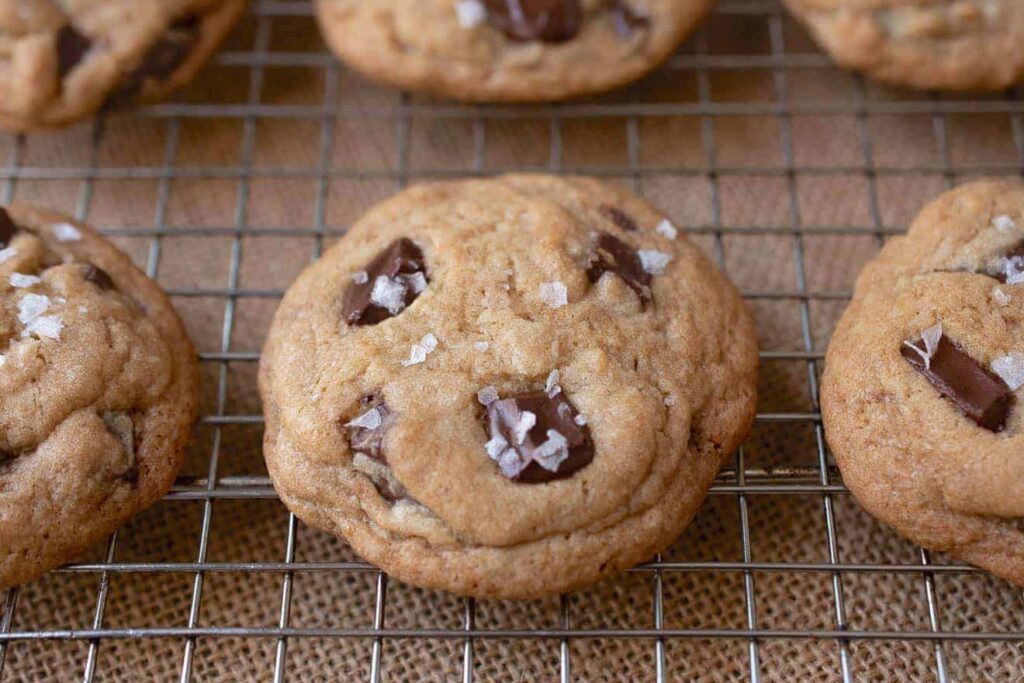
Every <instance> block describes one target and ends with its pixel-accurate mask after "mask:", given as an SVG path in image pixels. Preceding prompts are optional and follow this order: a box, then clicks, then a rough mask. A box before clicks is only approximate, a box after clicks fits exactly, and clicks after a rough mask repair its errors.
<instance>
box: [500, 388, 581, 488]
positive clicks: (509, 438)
mask: <svg viewBox="0 0 1024 683" xmlns="http://www.w3.org/2000/svg"><path fill="white" fill-rule="evenodd" d="M578 415H579V413H577V412H576V408H575V407H574V406H573V405H572V404H571V403H570V402H569V399H568V398H566V397H565V394H564V393H559V394H556V395H555V396H548V394H546V393H545V392H543V391H536V392H530V393H525V394H519V395H518V396H510V397H509V398H505V399H499V400H497V401H494V402H492V403H491V404H490V405H488V406H487V427H488V432H489V436H490V438H491V440H490V441H489V442H488V443H487V452H488V455H490V456H491V458H492V459H493V460H496V461H497V462H498V467H499V468H500V469H501V472H502V474H504V475H505V476H506V477H508V478H509V479H511V480H512V481H516V482H519V483H522V484H541V483H544V482H549V481H554V480H556V479H565V478H567V477H569V476H571V475H573V474H574V473H576V472H578V471H580V470H581V469H583V468H584V467H586V466H587V465H589V464H590V462H591V461H592V460H593V459H594V442H593V441H592V440H591V438H590V429H589V428H588V427H587V426H586V425H585V424H584V425H579V424H577V423H576V417H577V416H578ZM531 416H532V417H531Z"/></svg>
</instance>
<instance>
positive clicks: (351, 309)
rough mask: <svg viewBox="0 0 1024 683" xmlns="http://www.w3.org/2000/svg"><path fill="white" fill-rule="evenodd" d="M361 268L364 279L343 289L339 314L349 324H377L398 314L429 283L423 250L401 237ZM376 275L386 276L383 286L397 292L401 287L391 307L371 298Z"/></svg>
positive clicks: (377, 276)
mask: <svg viewBox="0 0 1024 683" xmlns="http://www.w3.org/2000/svg"><path fill="white" fill-rule="evenodd" d="M364 271H365V272H366V276H367V277H366V281H365V282H355V283H353V284H351V285H349V287H348V289H346V290H345V297H344V300H343V301H342V305H341V315H342V318H344V320H345V322H346V323H347V324H349V325H376V324H377V323H379V322H380V321H382V320H386V319H388V318H390V317H392V316H395V315H398V314H399V313H401V312H402V310H404V309H405V308H406V307H407V306H409V304H411V303H412V302H413V301H415V300H416V297H418V296H419V295H420V292H421V291H422V289H421V288H422V286H423V284H425V283H426V282H429V280H428V279H427V273H426V271H427V268H426V265H425V264H424V262H423V252H422V251H421V250H420V248H419V247H417V246H416V244H415V243H414V242H413V241H412V240H409V239H406V238H404V237H403V238H401V239H399V240H395V241H394V242H392V243H391V244H390V245H388V247H387V248H386V249H385V250H384V251H382V252H381V253H380V254H378V255H377V256H376V257H375V258H374V259H373V260H372V261H370V263H369V264H367V266H366V268H365V269H364ZM378 278H385V280H384V281H383V282H382V285H390V286H391V289H392V290H393V291H398V292H399V293H400V289H401V290H404V294H402V295H401V298H400V299H397V300H395V301H393V302H392V304H393V305H392V306H391V307H390V309H389V308H388V307H387V306H386V305H379V303H375V302H373V301H371V297H372V296H373V292H374V287H375V286H376V285H377V279H378ZM399 288H400V289H399ZM380 303H381V304H383V303H384V302H380Z"/></svg>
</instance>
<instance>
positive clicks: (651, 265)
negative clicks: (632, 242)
mask: <svg viewBox="0 0 1024 683" xmlns="http://www.w3.org/2000/svg"><path fill="white" fill-rule="evenodd" d="M636 255H637V256H639V257H640V265H642V266H643V269H644V270H645V271H646V272H648V273H650V274H651V275H663V274H664V273H665V269H666V268H668V264H669V263H670V262H671V261H672V254H666V253H665V252H663V251H658V250H656V249H641V250H640V251H638V252H637V253H636Z"/></svg>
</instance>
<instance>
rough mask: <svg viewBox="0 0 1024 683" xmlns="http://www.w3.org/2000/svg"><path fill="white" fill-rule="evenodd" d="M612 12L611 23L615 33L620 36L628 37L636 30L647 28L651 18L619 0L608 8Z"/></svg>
mask: <svg viewBox="0 0 1024 683" xmlns="http://www.w3.org/2000/svg"><path fill="white" fill-rule="evenodd" d="M609 11H610V12H611V14H612V23H613V24H614V25H615V33H617V34H618V36H619V37H620V38H629V37H631V36H632V35H633V34H634V33H635V32H636V31H641V30H643V29H646V28H649V27H650V25H651V20H650V18H649V17H646V16H644V15H642V14H637V13H636V12H635V11H634V10H633V8H632V7H630V6H629V5H627V4H626V3H625V2H622V0H620V1H619V2H616V3H615V4H614V5H612V7H611V9H610V10H609Z"/></svg>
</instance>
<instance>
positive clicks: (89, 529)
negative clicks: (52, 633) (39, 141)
mask: <svg viewBox="0 0 1024 683" xmlns="http://www.w3.org/2000/svg"><path fill="white" fill-rule="evenodd" d="M8 211H9V213H10V216H11V217H12V218H13V219H14V222H15V223H16V224H18V225H19V226H22V227H23V229H25V230H26V232H19V233H17V234H16V235H15V237H14V239H13V241H12V242H11V246H10V247H9V248H6V249H5V250H4V252H2V253H3V263H0V273H3V277H4V278H5V282H4V283H3V287H2V288H3V289H4V290H6V291H5V292H4V297H3V298H4V299H5V300H7V301H8V302H10V303H11V305H13V304H14V302H15V301H16V302H17V308H18V316H19V320H17V321H14V320H12V319H11V318H10V317H9V316H10V315H11V313H7V314H6V315H4V316H2V317H0V319H2V321H3V322H2V327H3V328H4V336H5V337H7V338H8V340H9V341H8V343H7V345H6V348H5V350H4V356H5V357H4V362H3V366H2V367H0V392H2V394H3V395H2V396H0V401H2V402H3V403H4V405H5V406H6V407H5V411H6V412H5V418H6V419H5V420H4V421H5V422H6V423H7V424H5V426H4V444H5V445H4V448H5V449H6V448H8V445H6V444H11V445H14V446H17V447H18V448H19V449H21V448H24V446H25V445H26V444H35V446H34V448H33V449H32V450H31V451H30V452H27V453H26V452H16V453H14V454H13V460H12V459H11V454H8V456H7V457H6V458H5V460H4V463H3V465H2V466H0V539H2V543H0V545H2V546H3V547H4V548H5V553H4V554H0V586H10V585H17V584H20V583H24V582H26V581H29V580H31V579H33V578H35V577H37V576H39V575H41V574H42V573H44V572H46V571H48V570H50V569H53V568H55V567H57V566H59V565H60V564H62V563H64V562H67V561H70V560H73V559H75V558H76V557H77V556H78V555H80V554H81V553H82V552H84V551H85V550H87V549H88V548H90V547H91V546H93V545H95V544H96V543H99V542H100V541H102V540H103V539H104V538H106V537H107V536H109V535H110V534H111V533H113V532H114V531H115V530H116V529H117V528H118V527H120V526H121V525H122V524H124V523H125V522H127V521H128V520H129V519H130V518H132V517H133V516H134V515H136V514H138V513H139V512H141V511H142V510H144V509H146V508H147V507H149V506H150V505H152V504H153V503H155V502H156V501H157V500H159V499H160V498H161V497H162V496H163V495H164V494H165V493H166V492H167V491H168V490H169V489H170V487H171V485H172V484H173V482H174V479H175V477H176V476H177V473H178V470H179V469H180V467H181V465H182V464H183V461H184V457H185V446H186V443H187V441H188V439H189V435H190V433H191V428H192V423H193V422H194V420H195V418H196V415H197V412H198V405H199V377H198V374H199V371H198V364H197V360H196V355H195V351H194V349H193V347H192V344H191V342H190V341H189V339H188V336H187V332H186V331H185V328H184V326H183V324H182V322H181V320H180V318H179V317H178V315H177V313H176V312H175V311H174V309H173V307H172V305H171V304H170V302H169V301H168V299H167V297H166V295H165V294H164V293H163V292H162V291H161V290H160V289H159V287H158V286H157V285H156V284H155V283H154V282H152V281H151V280H149V279H148V278H147V277H146V276H145V275H144V274H143V273H141V272H140V271H139V270H138V269H136V268H135V267H134V265H132V263H131V261H130V260H129V259H128V257H127V256H126V255H124V254H123V253H122V252H120V251H119V250H118V249H117V248H116V247H115V246H113V245H112V244H111V243H109V242H108V241H107V240H106V239H104V238H103V237H101V236H99V235H97V234H96V233H95V232H93V231H92V230H91V229H90V228H89V227H87V226H85V225H83V224H81V223H77V222H75V221H73V220H71V219H69V218H67V217H66V216H63V215H60V214H56V213H53V212H50V211H46V210H41V209H37V208H34V207H30V206H28V205H25V204H21V203H15V204H14V205H12V206H11V207H8ZM36 236H38V237H39V239H37V237H36ZM51 250H52V251H51ZM12 252H13V253H12ZM67 259H70V261H69V260H67ZM15 269H16V270H15ZM33 269H38V272H39V274H38V276H35V275H33V276H31V277H28V276H26V277H21V278H18V279H17V280H16V279H15V278H13V277H12V278H11V284H13V285H14V288H13V290H12V289H11V284H8V283H7V282H6V279H7V278H8V271H10V273H11V274H13V273H15V272H22V271H30V270H33ZM35 277H38V278H39V280H38V281H35V280H33V278H35ZM15 282H16V284H15ZM30 296H34V297H36V299H35V300H33V301H32V303H33V304H34V303H36V302H37V301H38V302H40V303H45V304H46V309H47V310H39V309H40V308H41V306H35V305H31V306H30V305H27V303H26V301H27V299H28V297H30ZM43 299H46V300H47V301H42V300H43ZM33 315H34V316H36V317H35V318H33V320H32V321H30V322H28V323H22V322H20V320H21V319H26V320H27V318H28V317H29V316H33ZM48 316H50V317H52V318H54V321H51V322H55V324H52V325H41V324H38V323H39V321H43V320H44V319H46V318H47V317H48ZM11 322H14V324H15V328H14V329H12V328H10V327H9V324H10V323H11ZM23 326H24V327H25V329H26V332H25V333H21V334H15V333H18V332H19V330H20V329H21V328H22V327H23ZM29 329H31V330H32V331H31V335H32V337H31V338H29V337H28V334H29V333H28V331H27V330H29ZM142 341H144V342H145V345H144V346H142V345H140V344H138V343H137V342H142ZM90 344H95V347H94V348H89V345H90ZM22 351H25V353H22ZM29 352H31V353H29ZM26 353H28V355H26ZM50 363H52V364H54V366H56V367H59V368H61V370H60V371H59V372H57V373H55V374H52V375H51V374H50V372H49V371H48V370H47V365H49V364H50ZM37 371H38V372H41V373H42V374H41V376H40V377H39V378H37V380H38V381H36V380H34V381H33V383H32V386H33V387H36V389H35V391H36V393H35V394H33V395H35V396H37V398H36V399H35V401H38V404H37V407H36V409H34V411H33V413H32V415H31V416H22V417H18V416H19V414H20V413H19V406H20V405H22V403H21V402H19V401H21V398H20V397H23V396H24V392H25V386H26V385H25V384H24V379H25V377H27V376H29V375H32V376H35V374H33V373H36V374H38V373H37ZM66 372H73V373H74V377H75V380H74V382H73V383H71V384H66V385H65V384H62V382H64V375H63V373H66ZM12 419H13V420H14V421H13V422H11V421H10V420H12ZM37 432H38V434H36V433H37ZM126 458H127V460H125V459H126Z"/></svg>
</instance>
